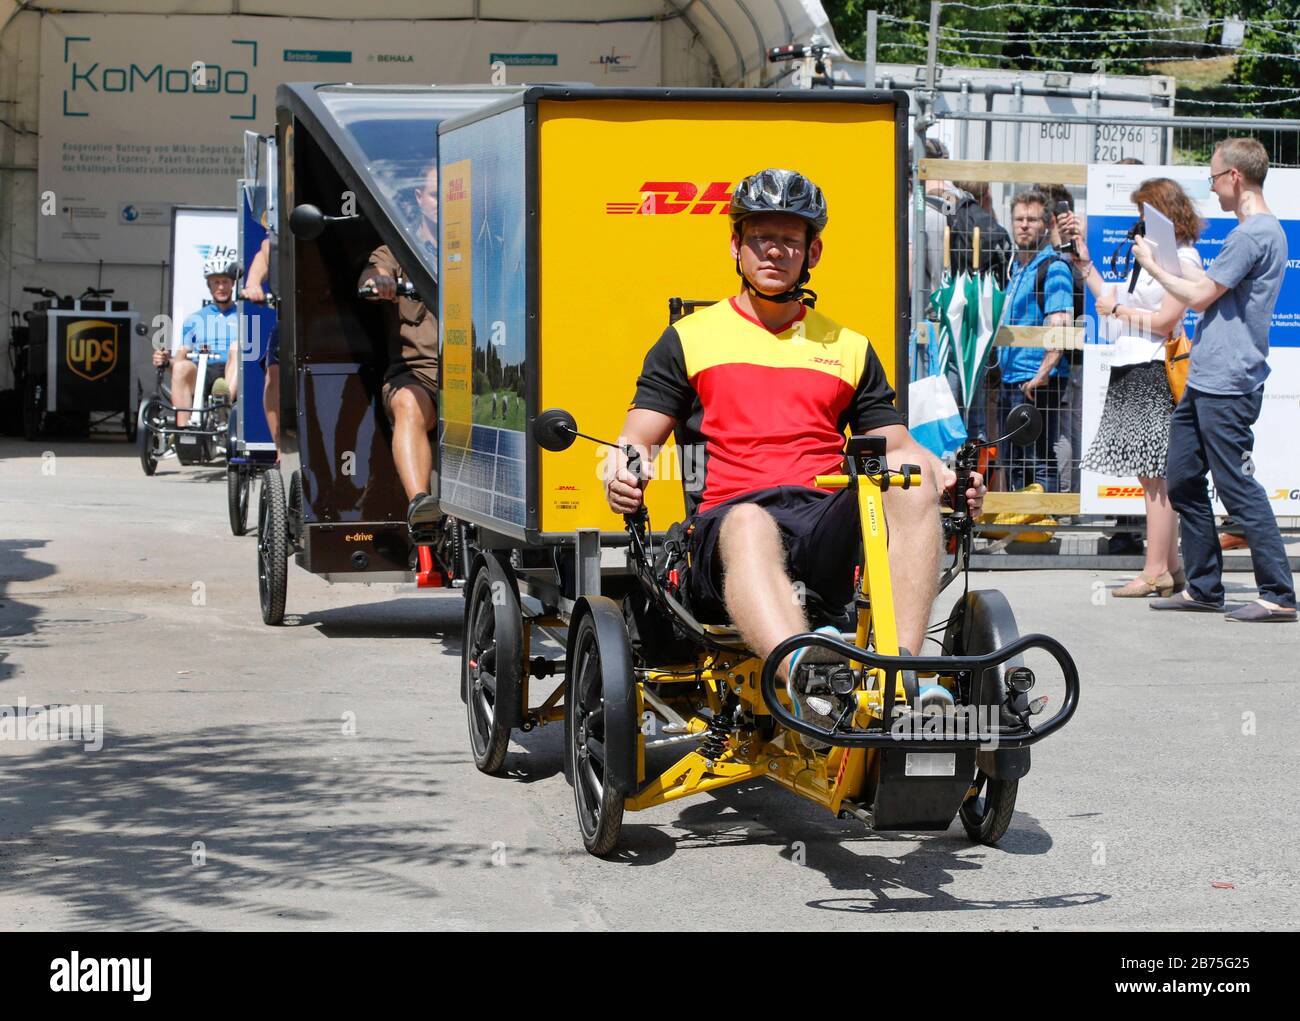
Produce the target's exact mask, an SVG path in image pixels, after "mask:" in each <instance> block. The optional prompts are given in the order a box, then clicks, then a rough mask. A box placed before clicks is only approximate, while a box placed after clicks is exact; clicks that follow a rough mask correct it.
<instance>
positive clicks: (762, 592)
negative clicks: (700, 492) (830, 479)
mask: <svg viewBox="0 0 1300 1021" xmlns="http://www.w3.org/2000/svg"><path fill="white" fill-rule="evenodd" d="M718 555H719V556H720V557H721V558H722V567H723V571H724V574H723V591H722V598H723V603H724V605H725V606H726V608H727V613H728V615H729V616H730V617H731V622H732V624H734V625H735V626H736V628H737V630H739V631H740V634H741V636H742V637H743V638H744V639H745V642H746V644H747V645H748V646H749V647H750V649H751V650H753V652H754V654H755V655H757V656H761V657H763V658H766V657H767V656H768V654H770V653H771V651H772V650H773V649H774V648H776V647H777V645H779V644H780V643H781V642H783V641H785V639H787V638H789V637H790V636H791V635H794V634H798V633H799V632H801V631H807V630H808V617H807V615H806V614H805V613H804V608H803V601H802V600H801V599H800V598H799V597H798V594H797V589H796V588H795V585H794V582H792V581H791V580H790V576H789V575H788V574H787V573H786V570H785V552H784V550H783V549H782V546H781V533H780V530H779V529H778V528H777V525H776V520H775V519H774V518H773V517H772V515H770V514H769V513H768V512H767V511H765V510H763V508H762V507H759V506H757V505H755V504H752V503H742V504H737V505H736V506H735V507H733V508H732V509H731V510H730V511H728V512H727V516H726V517H725V518H723V520H722V525H721V529H720V531H719V533H718ZM778 674H779V676H780V677H781V678H782V680H784V679H785V677H786V665H785V664H784V663H782V664H781V667H780V669H779V670H778Z"/></svg>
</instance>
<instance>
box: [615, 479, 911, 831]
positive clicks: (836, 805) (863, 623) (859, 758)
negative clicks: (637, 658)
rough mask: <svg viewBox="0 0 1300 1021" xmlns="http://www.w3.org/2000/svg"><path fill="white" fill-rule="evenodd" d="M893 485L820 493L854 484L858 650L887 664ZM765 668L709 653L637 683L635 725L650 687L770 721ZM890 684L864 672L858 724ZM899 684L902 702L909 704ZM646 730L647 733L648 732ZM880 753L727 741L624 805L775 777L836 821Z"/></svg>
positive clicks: (863, 483) (686, 760) (826, 483)
mask: <svg viewBox="0 0 1300 1021" xmlns="http://www.w3.org/2000/svg"><path fill="white" fill-rule="evenodd" d="M885 479H889V483H892V484H895V485H898V484H902V481H903V480H902V477H901V476H900V475H899V474H898V473H896V472H895V473H886V474H883V475H872V474H858V475H857V476H856V477H855V478H851V477H850V476H848V475H819V476H817V478H816V480H815V482H816V485H817V486H819V487H821V488H824V489H842V488H845V487H847V486H849V485H853V484H856V486H857V495H858V516H859V520H860V522H861V528H862V542H863V550H864V553H865V562H866V568H865V570H864V571H863V572H862V578H861V585H860V595H861V597H862V598H860V599H859V600H857V604H858V612H857V633H856V644H857V646H858V647H859V648H862V649H865V648H867V641H868V638H871V639H873V647H874V649H875V651H876V652H877V653H880V654H883V655H889V656H897V655H898V654H899V646H898V625H897V621H896V619H895V616H894V594H893V587H892V583H891V578H890V572H889V545H888V533H887V528H886V524H885V505H884V495H883V489H884V487H885V485H887V483H885V481H884V480H885ZM921 480H922V476H921V474H920V472H919V471H917V472H913V473H911V474H910V475H909V476H908V477H907V484H908V485H916V484H920V482H921ZM762 665H763V663H762V660H760V659H758V658H757V657H754V656H744V655H740V656H738V658H737V659H736V661H734V662H726V657H725V655H723V654H718V653H713V652H708V653H703V654H702V655H701V657H700V659H699V661H697V663H696V664H694V665H693V668H688V669H678V670H651V671H649V672H648V673H647V675H646V676H645V677H644V678H643V679H641V680H639V681H638V683H637V718H638V719H646V712H647V705H648V702H647V700H646V698H645V684H647V683H651V684H663V683H672V682H682V681H691V682H693V681H696V680H697V679H698V680H699V681H702V682H703V683H704V687H705V693H706V697H707V699H708V701H709V705H710V708H711V709H713V710H714V711H715V712H716V711H717V710H719V709H720V708H721V706H722V700H721V697H720V693H721V691H722V689H723V686H724V685H725V686H726V687H728V688H730V689H731V690H732V692H733V693H734V694H736V696H737V697H738V698H739V699H740V700H741V702H743V703H745V704H746V705H748V707H749V709H750V711H751V712H752V713H753V714H754V715H755V716H766V715H769V713H768V710H767V707H766V705H765V704H764V702H763V698H762V695H761V693H760V692H759V683H758V681H759V676H760V673H761V670H762ZM868 677H873V678H874V685H873V686H872V689H873V690H867V689H868V683H867V678H868ZM884 680H885V678H884V676H883V673H881V672H880V671H864V673H863V681H862V688H861V689H860V690H859V691H858V692H857V697H858V704H859V712H858V714H857V716H856V717H855V719H856V720H857V721H859V722H861V723H866V722H867V721H868V720H869V719H870V718H871V717H872V716H877V717H878V716H880V715H881V714H882V713H883V705H882V701H883V700H882V697H881V692H882V690H883V685H884ZM897 684H898V694H897V696H896V697H898V698H903V697H905V696H904V695H903V694H902V691H901V682H897ZM643 729H644V728H643ZM687 729H688V732H691V733H701V732H703V731H704V730H705V729H706V724H705V723H704V721H703V720H702V719H701V718H700V717H692V718H691V720H690V721H688V728H687ZM647 736H648V735H647V734H645V733H644V732H642V733H639V734H638V735H637V775H638V779H642V780H643V779H644V776H645V753H646V747H647V741H646V738H647ZM878 754H879V753H878V752H876V751H875V750H873V749H861V748H854V749H850V748H832V749H830V750H829V752H827V753H825V754H819V753H817V752H816V751H814V750H813V749H811V748H810V747H808V745H807V744H806V743H805V742H804V741H803V740H802V739H800V738H799V737H798V736H797V735H795V734H793V733H790V732H788V731H781V732H779V733H777V734H776V735H775V736H774V737H773V738H772V739H771V740H769V741H763V740H761V739H760V738H759V737H758V735H757V734H752V735H751V736H750V737H749V738H748V740H746V741H744V742H743V743H740V744H736V743H735V741H734V739H733V740H729V741H728V747H727V750H726V751H725V752H724V753H723V754H721V755H717V756H716V757H713V758H709V757H707V756H706V755H705V754H704V753H703V752H701V751H699V750H694V751H691V752H689V753H687V754H686V755H684V756H682V758H680V759H679V760H678V761H677V762H675V763H674V764H673V765H672V766H670V767H669V768H668V769H666V770H664V771H663V772H662V773H661V774H660V775H659V776H657V777H656V778H654V779H653V780H652V781H651V782H650V783H648V784H642V785H640V786H639V789H638V793H637V794H636V795H635V796H632V797H629V798H627V799H626V800H625V802H624V807H625V808H626V809H627V810H629V811H640V810H642V809H647V808H653V807H654V806H656V805H661V804H666V803H667V802H669V801H676V800H678V799H680V798H685V797H689V796H690V795H692V794H698V793H702V792H704V791H708V790H715V789H717V788H719V787H724V786H727V785H729V784H734V783H737V782H739V781H742V780H748V779H754V778H757V777H761V776H767V777H770V778H771V779H772V780H775V781H776V782H777V783H779V784H781V785H782V786H784V787H787V788H789V789H790V790H791V791H793V792H795V793H796V794H800V795H802V796H804V797H806V798H809V799H811V800H813V801H816V802H818V803H819V804H822V805H824V806H825V807H826V808H828V809H830V811H831V812H834V813H838V812H839V811H840V806H841V803H842V802H843V801H844V800H845V799H850V800H856V799H857V798H858V796H859V795H860V794H861V792H862V790H863V788H864V787H865V786H867V784H868V781H869V779H870V775H871V770H872V769H873V767H874V766H875V763H876V761H877V758H878Z"/></svg>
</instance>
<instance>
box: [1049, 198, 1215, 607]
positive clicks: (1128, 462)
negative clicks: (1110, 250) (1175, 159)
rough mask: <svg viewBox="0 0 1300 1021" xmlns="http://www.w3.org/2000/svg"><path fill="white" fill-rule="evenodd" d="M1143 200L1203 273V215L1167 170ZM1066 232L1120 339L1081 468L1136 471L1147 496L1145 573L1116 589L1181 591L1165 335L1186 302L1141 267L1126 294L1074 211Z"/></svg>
mask: <svg viewBox="0 0 1300 1021" xmlns="http://www.w3.org/2000/svg"><path fill="white" fill-rule="evenodd" d="M1130 201H1132V202H1133V204H1134V205H1136V206H1137V207H1138V210H1139V218H1141V210H1142V209H1143V207H1144V206H1150V207H1152V208H1154V209H1157V210H1159V211H1160V212H1161V213H1162V214H1164V215H1165V216H1166V217H1168V219H1169V220H1170V221H1171V222H1172V223H1173V225H1174V235H1175V237H1176V238H1177V239H1178V244H1179V249H1178V259H1179V262H1180V263H1181V266H1182V273H1183V276H1184V277H1186V278H1187V279H1189V280H1191V279H1195V278H1197V277H1200V276H1201V275H1203V274H1202V269H1201V257H1200V254H1199V253H1198V252H1197V250H1196V247H1195V244H1196V239H1197V238H1198V237H1200V233H1201V218H1200V216H1199V215H1197V212H1196V206H1195V205H1194V204H1193V203H1192V200H1191V199H1189V198H1188V197H1187V193H1186V192H1184V191H1183V189H1182V188H1181V187H1180V186H1179V185H1178V183H1177V182H1176V181H1172V180H1170V179H1169V178H1167V177H1154V178H1150V179H1148V180H1146V181H1143V182H1142V183H1141V184H1140V185H1138V188H1137V190H1136V191H1134V192H1133V194H1132V195H1131V196H1130ZM1060 226H1061V231H1062V233H1063V234H1065V235H1066V236H1067V237H1073V238H1074V239H1075V248H1076V252H1077V258H1076V260H1075V266H1076V267H1078V268H1079V269H1080V270H1081V271H1082V274H1083V278H1084V281H1085V283H1086V284H1087V286H1088V289H1089V290H1091V291H1092V294H1093V297H1094V298H1095V299H1096V308H1097V317H1098V323H1097V332H1098V334H1099V336H1100V337H1102V339H1104V340H1106V341H1108V342H1110V343H1112V344H1115V345H1116V351H1115V356H1114V358H1113V360H1112V362H1111V370H1110V380H1109V382H1108V383H1107V385H1106V404H1105V407H1104V409H1103V410H1102V413H1101V422H1100V424H1099V425H1098V428H1097V434H1096V436H1095V437H1094V438H1093V441H1092V445H1091V446H1090V447H1089V448H1088V452H1087V454H1086V455H1085V457H1084V458H1083V467H1084V468H1087V469H1088V470H1089V471H1095V472H1100V473H1101V474H1103V475H1117V476H1120V477H1122V478H1128V477H1132V476H1134V475H1136V476H1137V477H1138V481H1139V482H1141V483H1142V495H1143V499H1144V500H1145V501H1146V521H1147V548H1146V563H1145V564H1144V565H1143V567H1142V572H1141V573H1140V574H1139V575H1138V576H1137V577H1136V578H1135V579H1133V580H1132V581H1131V582H1129V583H1128V584H1127V585H1124V586H1123V587H1121V588H1119V589H1116V590H1115V592H1114V595H1117V596H1122V597H1144V596H1150V595H1155V594H1156V593H1157V592H1158V593H1159V594H1160V595H1162V596H1168V595H1172V594H1174V593H1175V592H1181V591H1182V590H1183V589H1184V588H1185V587H1186V585H1187V578H1186V576H1185V575H1184V573H1183V570H1182V567H1181V566H1180V565H1179V562H1178V515H1177V514H1176V513H1175V511H1174V508H1173V506H1172V505H1171V504H1170V503H1169V491H1168V486H1167V485H1166V483H1165V471H1166V464H1167V458H1168V454H1169V423H1170V419H1171V418H1172V416H1173V411H1174V397H1173V393H1172V392H1171V390H1170V388H1169V376H1168V374H1167V373H1166V371H1165V361H1164V354H1165V338H1167V337H1169V336H1170V335H1172V334H1177V333H1178V332H1179V331H1180V330H1181V329H1182V322H1183V317H1184V315H1186V313H1187V305H1186V304H1185V303H1184V302H1182V301H1179V300H1178V299H1177V298H1176V297H1174V296H1173V295H1172V294H1169V293H1168V292H1167V291H1166V290H1165V289H1164V287H1162V286H1161V284H1160V282H1159V281H1157V280H1156V279H1155V278H1154V277H1152V276H1151V274H1150V273H1142V272H1139V273H1138V276H1137V280H1136V284H1135V286H1134V287H1133V290H1132V291H1131V292H1129V291H1126V292H1125V294H1124V295H1123V297H1122V300H1121V297H1120V295H1119V294H1118V289H1117V287H1116V285H1115V284H1108V283H1106V281H1104V280H1103V279H1102V276H1101V274H1100V273H1099V272H1098V271H1097V268H1096V267H1095V266H1094V265H1093V262H1092V257H1091V254H1090V253H1089V251H1088V244H1087V241H1086V239H1085V235H1084V231H1083V229H1082V226H1081V225H1080V223H1079V222H1078V221H1077V220H1076V219H1075V217H1074V215H1073V213H1070V214H1067V215H1066V216H1064V217H1062V218H1061V223H1060Z"/></svg>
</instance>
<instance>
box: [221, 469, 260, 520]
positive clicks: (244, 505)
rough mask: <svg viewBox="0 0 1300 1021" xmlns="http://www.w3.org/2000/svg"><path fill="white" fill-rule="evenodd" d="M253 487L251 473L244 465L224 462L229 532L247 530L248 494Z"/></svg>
mask: <svg viewBox="0 0 1300 1021" xmlns="http://www.w3.org/2000/svg"><path fill="white" fill-rule="evenodd" d="M252 488H253V473H252V471H251V470H250V469H249V468H247V467H246V466H244V465H239V464H230V463H228V462H227V464H226V509H227V510H228V511H229V512H230V532H231V534H232V535H243V534H245V533H246V532H247V531H248V496H249V493H250V491H251V490H252Z"/></svg>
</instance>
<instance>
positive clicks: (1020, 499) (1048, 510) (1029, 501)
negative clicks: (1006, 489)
mask: <svg viewBox="0 0 1300 1021" xmlns="http://www.w3.org/2000/svg"><path fill="white" fill-rule="evenodd" d="M984 513H985V514H1044V515H1051V516H1056V515H1075V514H1078V513H1079V494H1078V493H988V494H986V495H985V497H984ZM982 523H983V524H986V525H987V524H989V522H987V521H985V522H982ZM993 527H996V526H993Z"/></svg>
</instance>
